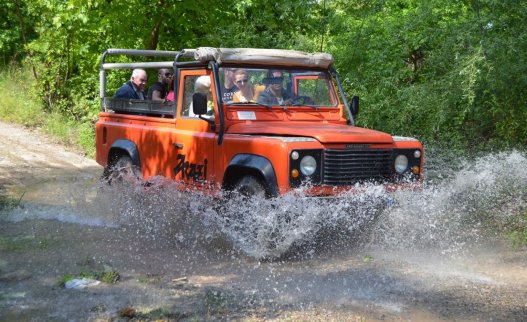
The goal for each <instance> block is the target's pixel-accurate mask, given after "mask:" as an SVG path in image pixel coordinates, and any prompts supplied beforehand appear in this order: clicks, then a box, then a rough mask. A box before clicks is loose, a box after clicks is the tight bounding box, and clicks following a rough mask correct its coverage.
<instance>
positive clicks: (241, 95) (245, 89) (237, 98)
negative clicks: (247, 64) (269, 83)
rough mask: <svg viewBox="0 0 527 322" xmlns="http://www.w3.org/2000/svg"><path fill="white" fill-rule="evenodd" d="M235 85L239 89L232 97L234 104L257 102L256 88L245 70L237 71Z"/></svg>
mask: <svg viewBox="0 0 527 322" xmlns="http://www.w3.org/2000/svg"><path fill="white" fill-rule="evenodd" d="M234 84H235V85H236V86H237V87H238V91H237V92H236V93H234V96H233V97H232V101H233V102H234V103H249V102H256V97H255V96H256V95H255V94H256V88H255V87H254V86H252V85H251V83H250V82H249V74H247V71H246V70H245V69H237V70H236V71H235V72H234Z"/></svg>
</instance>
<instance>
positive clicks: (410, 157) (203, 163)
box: [96, 48, 423, 197]
mask: <svg viewBox="0 0 527 322" xmlns="http://www.w3.org/2000/svg"><path fill="white" fill-rule="evenodd" d="M106 60H111V62H107V61H106ZM131 60H133V61H134V62H130V61H131ZM123 61H125V62H123ZM135 68H141V69H145V70H147V71H149V72H150V74H151V75H154V76H155V73H156V72H157V69H160V68H168V69H170V70H173V72H174V77H173V80H172V83H171V85H172V86H170V87H172V88H173V89H174V93H173V97H174V99H173V100H172V101H171V100H168V99H165V100H163V101H150V100H134V99H119V98H113V91H114V90H115V88H107V79H108V76H109V75H110V74H111V73H117V72H114V71H112V72H111V73H110V70H115V69H121V75H124V74H123V71H122V69H127V71H126V73H127V74H126V75H127V76H126V77H129V75H130V74H131V70H132V69H135ZM236 70H243V71H244V72H245V74H244V75H245V76H246V79H244V81H245V82H247V83H248V84H249V85H250V86H252V90H253V93H254V96H253V97H252V98H249V99H247V100H246V101H239V100H238V101H236V100H233V99H232V92H233V88H234V89H236V87H231V88H230V89H229V90H228V91H227V89H226V88H225V84H227V86H229V85H231V84H232V82H231V81H232V79H229V78H231V77H232V73H233V72H235V71H236ZM276 75H278V76H276ZM275 76H276V77H275ZM200 77H205V78H207V79H208V80H209V81H210V89H209V92H208V93H203V92H202V91H201V92H198V91H197V90H196V82H197V81H198V78H200ZM151 78H152V77H151ZM154 78H155V77H154ZM226 78H227V79H226ZM202 79H203V78H202ZM122 81H123V82H124V81H126V79H122ZM154 81H155V80H154ZM154 81H152V80H150V83H153V82H154ZM110 83H111V82H108V84H110ZM113 83H114V87H115V83H116V82H115V77H114V78H113ZM276 84H279V85H280V86H281V87H282V89H281V94H282V97H278V98H277V100H276V103H273V104H269V103H268V102H269V101H268V100H267V101H265V102H264V101H263V100H261V99H259V98H260V97H263V95H267V96H269V95H270V94H273V93H272V92H273V91H271V90H270V87H271V86H276ZM119 85H120V84H119ZM231 86H232V85H231ZM226 93H227V95H226ZM100 98H101V112H100V114H99V120H98V122H97V124H96V145H97V146H96V148H97V156H96V158H97V162H98V163H99V164H101V165H103V166H104V167H105V168H106V171H105V174H106V175H107V176H110V177H111V176H114V175H116V174H119V173H121V172H122V171H128V172H132V173H134V174H135V175H137V176H140V177H142V178H144V179H145V180H148V178H150V177H153V176H164V177H167V178H170V179H172V180H176V181H179V182H182V183H184V184H185V185H184V186H186V187H189V188H193V189H196V188H197V189H201V190H204V191H209V192H212V193H218V192H220V191H233V190H234V191H235V190H238V191H241V192H244V193H246V194H250V195H252V194H255V195H258V194H260V195H264V194H265V195H266V196H267V197H276V196H280V195H283V194H285V193H288V192H294V191H300V189H302V193H303V195H307V196H338V194H339V193H341V192H343V191H348V190H354V189H355V190H357V188H358V187H360V186H361V184H363V183H378V184H382V185H384V186H385V187H387V188H388V189H397V188H400V187H414V186H417V185H419V183H420V182H421V180H422V175H423V146H422V145H421V143H420V142H418V141H417V140H415V139H412V138H404V137H398V136H392V135H389V134H386V133H382V132H379V131H375V130H371V129H365V128H360V127H357V126H355V118H356V116H357V114H358V112H359V104H358V103H359V100H358V97H353V98H352V99H351V104H348V100H347V98H346V95H345V94H344V92H343V88H342V85H341V82H340V80H339V77H338V75H337V72H336V70H335V68H334V67H333V58H332V56H331V55H329V54H325V53H315V54H309V53H303V52H298V51H291V50H273V49H226V48H198V49H184V50H181V51H149V50H130V49H108V50H106V51H105V52H104V53H103V55H102V57H101V68H100Z"/></svg>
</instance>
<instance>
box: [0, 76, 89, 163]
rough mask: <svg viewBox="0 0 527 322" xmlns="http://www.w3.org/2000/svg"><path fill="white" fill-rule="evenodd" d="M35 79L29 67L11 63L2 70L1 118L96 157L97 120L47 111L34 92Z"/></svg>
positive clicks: (0, 88) (0, 81)
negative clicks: (38, 131)
mask: <svg viewBox="0 0 527 322" xmlns="http://www.w3.org/2000/svg"><path fill="white" fill-rule="evenodd" d="M34 88H35V79H34V77H33V75H32V74H31V72H30V71H29V69H23V68H20V67H18V66H9V67H7V68H4V69H3V70H1V71H0V119H1V120H4V121H6V122H12V123H18V124H22V125H24V126H26V127H29V128H38V129H39V130H40V131H42V132H43V133H45V134H48V135H50V136H52V137H53V138H55V139H57V140H59V141H60V142H61V143H62V144H65V145H67V146H71V147H73V148H75V149H76V150H80V151H82V152H83V153H84V154H86V155H87V156H89V157H94V156H95V143H94V142H95V131H94V126H93V121H91V120H86V121H79V120H75V119H73V118H72V117H70V116H66V115H62V114H60V113H58V112H54V111H47V110H46V109H45V108H44V104H43V102H42V101H40V100H39V98H38V97H37V95H36V94H35V91H34Z"/></svg>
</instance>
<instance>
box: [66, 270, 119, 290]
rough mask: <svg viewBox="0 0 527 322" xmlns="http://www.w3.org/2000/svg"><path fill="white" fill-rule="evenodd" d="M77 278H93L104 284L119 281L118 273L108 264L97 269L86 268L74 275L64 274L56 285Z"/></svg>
mask: <svg viewBox="0 0 527 322" xmlns="http://www.w3.org/2000/svg"><path fill="white" fill-rule="evenodd" d="M78 278H90V279H93V280H98V281H101V282H103V283H106V284H115V283H117V281H119V278H120V275H119V273H118V272H117V271H116V270H114V269H113V268H112V267H110V266H108V265H103V268H102V269H101V270H97V271H88V270H86V271H81V272H80V273H78V274H76V275H73V274H66V275H64V276H62V277H61V278H60V279H59V281H58V285H59V286H60V287H64V286H65V285H66V283H67V282H69V281H71V280H74V279H78Z"/></svg>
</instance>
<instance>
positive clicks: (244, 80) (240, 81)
mask: <svg viewBox="0 0 527 322" xmlns="http://www.w3.org/2000/svg"><path fill="white" fill-rule="evenodd" d="M247 82H249V80H248V79H247V78H246V79H240V80H237V81H236V84H243V83H245V84H247Z"/></svg>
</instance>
